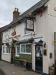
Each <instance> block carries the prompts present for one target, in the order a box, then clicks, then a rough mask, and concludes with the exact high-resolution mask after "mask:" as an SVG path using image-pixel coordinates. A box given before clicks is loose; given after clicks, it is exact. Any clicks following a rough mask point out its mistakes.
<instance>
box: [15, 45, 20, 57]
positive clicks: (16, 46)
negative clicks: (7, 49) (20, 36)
mask: <svg viewBox="0 0 56 75" xmlns="http://www.w3.org/2000/svg"><path fill="white" fill-rule="evenodd" d="M17 47H18V45H16V53H15V55H16V56H19V54H20V53H19V54H17Z"/></svg>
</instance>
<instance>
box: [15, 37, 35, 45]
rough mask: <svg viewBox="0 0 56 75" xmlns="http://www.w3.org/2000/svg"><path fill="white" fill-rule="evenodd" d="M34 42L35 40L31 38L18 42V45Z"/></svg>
mask: <svg viewBox="0 0 56 75" xmlns="http://www.w3.org/2000/svg"><path fill="white" fill-rule="evenodd" d="M33 41H34V39H33V38H30V39H24V40H21V41H18V42H16V44H22V43H32V42H33Z"/></svg>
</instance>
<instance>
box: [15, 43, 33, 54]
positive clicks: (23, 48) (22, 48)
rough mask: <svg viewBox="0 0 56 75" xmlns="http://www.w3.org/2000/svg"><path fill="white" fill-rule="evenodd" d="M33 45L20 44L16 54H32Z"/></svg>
mask: <svg viewBox="0 0 56 75" xmlns="http://www.w3.org/2000/svg"><path fill="white" fill-rule="evenodd" d="M31 49H32V48H31V44H20V45H18V46H17V49H16V51H17V52H16V54H17V55H19V54H31Z"/></svg>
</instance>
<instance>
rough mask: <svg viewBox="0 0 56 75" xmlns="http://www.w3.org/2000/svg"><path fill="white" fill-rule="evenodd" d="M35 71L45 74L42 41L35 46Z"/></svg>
mask: <svg viewBox="0 0 56 75" xmlns="http://www.w3.org/2000/svg"><path fill="white" fill-rule="evenodd" d="M35 70H36V72H39V73H42V72H43V41H42V40H40V41H39V42H38V43H36V45H35Z"/></svg>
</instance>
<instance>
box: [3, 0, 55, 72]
mask: <svg viewBox="0 0 56 75" xmlns="http://www.w3.org/2000/svg"><path fill="white" fill-rule="evenodd" d="M47 5H48V9H47V10H46V11H45V12H44V13H43V15H42V16H41V17H40V15H38V16H36V21H35V24H34V31H35V33H36V34H37V36H38V35H39V36H42V37H43V38H44V39H45V40H44V41H45V42H46V44H47V56H44V55H43V72H44V73H48V70H49V66H51V65H53V64H54V32H56V11H54V8H55V7H56V0H50V1H49V2H48V3H47ZM24 26H25V24H24V23H22V24H21V25H18V26H16V33H17V35H21V36H23V35H24V28H25V27H24ZM12 30H13V29H10V30H8V31H6V32H4V33H3V40H2V41H3V42H4V41H6V34H9V35H10V36H11V32H12ZM9 31H10V32H9ZM33 53H34V52H33ZM50 53H52V54H53V57H52V59H50V58H49V56H50ZM32 57H34V55H33V56H32ZM9 58H10V56H9ZM2 59H4V60H7V55H4V54H3V56H2ZM33 60H34V58H33ZM33 60H32V61H33ZM33 63H34V62H33ZM33 69H34V65H33Z"/></svg>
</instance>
